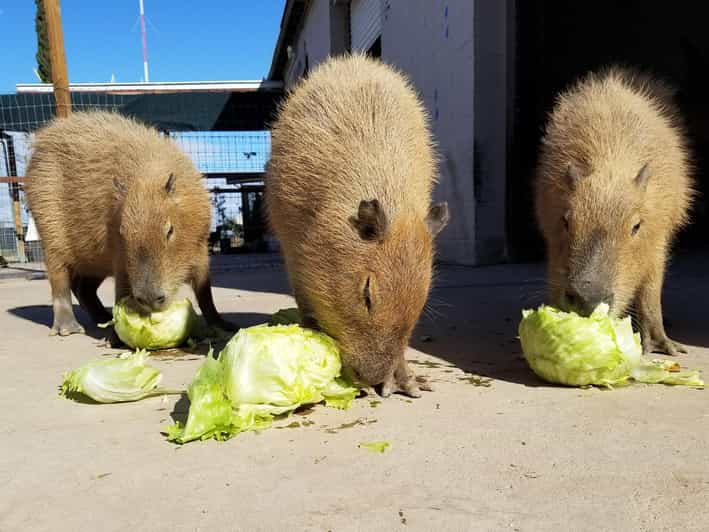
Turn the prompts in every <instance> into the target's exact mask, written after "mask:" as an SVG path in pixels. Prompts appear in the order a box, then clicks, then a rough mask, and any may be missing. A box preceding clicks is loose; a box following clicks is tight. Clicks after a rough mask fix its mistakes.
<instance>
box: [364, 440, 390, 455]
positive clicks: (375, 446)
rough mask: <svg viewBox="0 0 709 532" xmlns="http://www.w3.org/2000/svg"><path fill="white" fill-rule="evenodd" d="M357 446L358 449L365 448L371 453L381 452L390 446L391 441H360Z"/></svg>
mask: <svg viewBox="0 0 709 532" xmlns="http://www.w3.org/2000/svg"><path fill="white" fill-rule="evenodd" d="M358 447H359V448H360V449H366V450H368V451H371V452H373V453H383V452H384V451H386V450H387V449H388V448H389V447H391V443H389V442H388V441H370V442H365V443H360V444H359V445H358Z"/></svg>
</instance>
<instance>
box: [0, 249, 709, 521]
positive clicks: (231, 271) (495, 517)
mask: <svg viewBox="0 0 709 532" xmlns="http://www.w3.org/2000/svg"><path fill="white" fill-rule="evenodd" d="M230 261H235V264H237V265H243V263H244V261H246V262H247V263H249V264H251V263H250V262H249V261H248V260H246V259H244V258H238V259H237V258H226V259H220V262H219V264H217V266H216V267H215V271H216V272H217V273H216V274H215V285H216V288H215V297H216V301H217V306H218V307H219V308H220V309H221V310H222V311H223V312H224V313H226V314H227V316H228V317H229V318H231V319H236V320H238V321H239V322H241V324H243V325H251V324H256V323H260V322H263V321H265V320H266V319H267V317H268V316H269V315H270V314H271V313H272V312H274V311H276V310H277V309H279V308H282V307H285V306H291V305H292V304H293V300H292V299H291V298H290V297H289V295H288V287H287V282H286V279H285V276H284V274H283V271H282V270H281V269H280V268H279V267H278V266H276V265H274V263H272V262H269V261H265V262H263V263H261V264H260V265H259V266H258V267H252V268H243V267H229V264H230ZM707 265H709V260H706V258H701V257H698V258H696V257H695V258H691V259H686V260H684V261H679V262H678V263H677V264H676V265H675V266H674V267H673V268H672V270H671V275H670V278H669V280H668V283H667V291H666V292H667V293H666V296H665V299H666V305H665V306H666V317H667V321H668V322H669V326H668V329H669V331H670V333H671V334H672V335H673V336H674V337H675V338H676V339H678V340H680V341H683V342H686V343H688V344H690V345H691V346H692V347H691V350H690V353H689V354H688V355H684V356H682V357H681V362H682V363H683V364H684V365H686V366H689V367H692V368H697V369H701V370H703V371H704V372H705V378H706V376H707V375H709V349H708V347H709V326H708V322H707V317H706V312H705V311H703V310H702V307H703V303H704V302H706V301H707V300H709V268H707V267H706V266H707ZM37 277H41V275H40V276H37V275H33V276H32V279H33V280H27V279H25V278H12V277H6V278H5V280H2V281H0V530H2V531H3V532H8V531H15V530H22V531H28V530H53V531H56V530H102V531H104V530H105V531H113V530H116V531H118V530H121V531H124V530H151V531H162V530H165V531H167V530H170V531H181V530H210V531H217V530H249V531H250V530H323V531H326V530H332V531H338V532H339V531H349V530H362V531H379V530H382V531H391V530H461V531H464V530H465V531H467V530H564V531H567V530H707V528H709V525H708V524H707V523H709V460H708V459H707V458H708V457H709V395H707V394H709V391H705V390H698V389H694V388H682V387H677V388H673V387H665V386H661V385H655V386H646V385H636V386H632V387H628V388H623V389H617V390H613V391H604V390H599V389H567V388H561V387H554V386H549V385H546V384H544V383H542V382H540V381H539V380H537V379H536V378H535V377H534V376H533V375H532V374H531V373H530V371H529V369H528V368H527V367H526V365H525V363H524V361H523V360H522V359H521V354H520V348H519V344H518V341H517V340H516V338H515V337H516V327H517V324H518V321H519V317H520V316H519V313H520V310H521V309H522V308H523V307H529V306H532V305H536V304H537V303H539V302H540V301H541V298H542V297H543V294H544V286H543V281H542V279H543V270H542V269H541V268H540V267H539V266H529V265H516V266H500V267H485V268H456V267H443V268H442V269H441V273H440V275H439V279H438V285H437V288H436V289H435V291H434V293H433V295H432V307H433V309H432V311H431V313H430V316H426V317H424V318H423V319H422V322H421V325H420V327H419V329H418V330H417V332H416V334H415V337H414V339H413V342H412V343H413V346H414V347H415V349H414V348H412V350H411V351H410V353H409V358H410V359H411V361H412V363H413V364H414V366H415V367H416V369H417V371H418V372H419V373H421V374H424V375H428V376H429V377H430V378H431V379H432V380H433V381H434V385H435V391H434V392H431V393H426V394H425V395H424V396H423V397H422V398H421V399H418V400H413V401H412V400H409V399H406V398H404V397H401V396H395V397H392V398H390V399H387V400H382V401H381V402H375V400H376V399H377V398H371V397H367V398H363V399H359V400H357V401H356V402H355V405H354V407H353V408H352V409H350V410H347V411H339V410H334V409H328V408H325V407H323V406H317V407H315V408H314V409H312V410H311V411H308V412H305V413H303V414H302V415H295V416H293V417H292V418H291V419H287V420H285V421H281V422H279V423H277V428H276V429H272V430H267V431H264V432H262V433H260V434H256V433H247V434H242V435H239V436H238V437H236V438H235V439H233V440H230V441H228V442H216V441H208V442H195V443H190V444H187V445H185V446H176V445H173V444H171V443H168V442H167V441H166V440H165V437H164V436H163V435H162V434H161V430H162V429H163V428H164V427H165V426H166V425H168V424H170V423H172V422H173V419H174V418H177V419H184V417H185V413H186V411H187V408H188V404H187V401H186V400H185V399H180V398H179V397H175V396H171V397H169V398H167V399H164V398H159V397H157V398H151V399H147V400H144V401H140V402H136V403H131V404H118V405H89V404H80V403H74V402H70V401H68V400H65V399H60V398H57V388H58V385H59V384H60V382H61V377H62V373H63V372H65V371H67V370H70V369H73V368H75V367H77V366H79V365H81V364H82V363H84V362H85V361H86V360H88V359H90V358H93V357H96V356H99V355H101V354H102V353H105V352H106V351H107V350H106V349H104V348H101V347H99V346H98V345H97V340H96V338H97V337H99V336H100V332H99V331H98V330H97V329H95V328H91V329H89V330H88V333H89V335H86V336H78V335H77V336H72V337H69V338H65V339H60V338H50V337H49V336H48V335H47V333H48V325H49V324H50V320H51V313H50V307H49V306H48V305H49V286H48V283H47V281H46V280H44V279H37ZM110 292H111V285H110V283H107V284H106V285H105V286H103V287H102V289H101V293H102V295H103V297H104V302H105V303H106V304H110V303H111V301H112V297H111V294H110ZM82 316H83V315H82ZM154 358H155V360H154V361H153V364H154V365H155V366H157V367H158V368H160V369H161V370H162V371H163V373H164V384H165V385H167V386H169V387H178V386H179V387H185V386H186V385H187V384H188V383H189V382H190V380H191V377H192V376H193V374H194V372H195V371H196V369H197V368H198V366H199V365H200V363H201V360H202V356H201V355H199V354H195V353H189V352H174V351H172V352H167V353H162V354H158V355H156V356H155V357H154ZM375 440H388V441H390V442H391V448H390V449H389V450H388V451H387V452H385V453H384V454H374V453H371V452H369V451H366V450H363V449H361V448H358V444H359V443H360V442H368V441H375Z"/></svg>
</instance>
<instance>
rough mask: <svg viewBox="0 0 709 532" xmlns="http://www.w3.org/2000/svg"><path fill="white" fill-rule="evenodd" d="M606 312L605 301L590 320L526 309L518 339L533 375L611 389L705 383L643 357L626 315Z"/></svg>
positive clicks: (544, 308)
mask: <svg viewBox="0 0 709 532" xmlns="http://www.w3.org/2000/svg"><path fill="white" fill-rule="evenodd" d="M608 311H609V309H608V305H606V304H603V303H602V304H600V305H599V306H598V307H597V308H596V309H595V310H594V311H593V313H592V314H591V315H590V316H588V317H582V316H579V315H578V314H575V313H573V312H563V311H561V310H558V309H555V308H553V307H549V306H546V305H542V306H540V307H539V308H538V309H537V310H524V311H523V312H522V321H521V322H520V324H519V338H520V341H521V343H522V351H523V352H524V357H525V359H526V360H527V363H528V364H529V366H530V367H531V368H532V371H534V373H536V374H537V376H539V377H540V378H542V379H544V380H545V381H548V382H552V383H556V384H563V385H567V386H588V385H596V386H606V387H613V386H619V385H623V384H626V383H628V382H630V381H632V380H635V381H638V382H646V383H663V384H684V385H689V386H703V385H704V382H703V381H702V380H701V379H700V378H699V374H698V372H696V371H684V372H674V371H669V370H668V369H666V367H665V366H664V365H663V364H662V363H661V362H657V361H652V362H648V361H646V360H645V359H643V356H642V345H641V343H640V335H639V334H637V333H634V332H633V326H632V323H631V320H630V317H626V318H623V319H615V318H612V317H611V316H609V313H608Z"/></svg>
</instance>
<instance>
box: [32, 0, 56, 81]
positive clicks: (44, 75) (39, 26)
mask: <svg viewBox="0 0 709 532" xmlns="http://www.w3.org/2000/svg"><path fill="white" fill-rule="evenodd" d="M34 3H35V4H36V5H37V12H36V14H35V17H34V27H35V31H36V32H37V72H38V73H39V77H40V79H41V80H42V83H51V82H52V63H51V60H50V58H49V37H48V36H47V24H46V21H45V18H44V1H43V0H34Z"/></svg>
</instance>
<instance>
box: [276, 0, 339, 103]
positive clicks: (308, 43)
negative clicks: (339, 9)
mask: <svg viewBox="0 0 709 532" xmlns="http://www.w3.org/2000/svg"><path fill="white" fill-rule="evenodd" d="M330 4H331V2H330V0H313V1H312V2H311V3H310V6H309V7H308V10H307V12H306V13H305V18H304V22H303V26H302V28H301V31H300V34H299V35H298V39H297V41H296V43H295V45H293V55H292V56H291V59H290V61H289V62H288V65H287V66H286V73H285V76H284V82H285V88H286V89H289V88H291V87H292V86H293V84H295V83H297V81H298V79H300V77H301V76H302V75H303V72H304V69H305V65H306V57H307V63H308V66H309V68H310V69H312V68H313V67H314V66H315V65H317V64H318V63H322V62H323V61H324V60H325V59H327V57H328V56H329V55H330V53H331V42H330V41H331V35H330V10H331V5H330Z"/></svg>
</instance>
